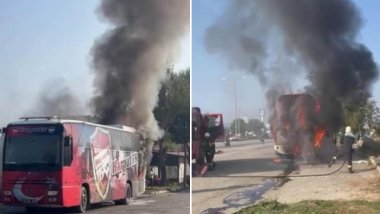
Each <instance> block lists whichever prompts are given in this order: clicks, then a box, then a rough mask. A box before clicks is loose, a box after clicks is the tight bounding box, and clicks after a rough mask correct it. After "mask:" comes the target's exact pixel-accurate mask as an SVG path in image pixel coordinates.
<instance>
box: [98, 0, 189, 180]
mask: <svg viewBox="0 0 380 214" xmlns="http://www.w3.org/2000/svg"><path fill="white" fill-rule="evenodd" d="M99 12H100V13H101V15H102V17H104V18H105V19H106V20H107V21H109V22H110V23H111V24H112V25H113V27H112V29H111V30H109V31H108V32H106V33H105V34H104V35H103V36H102V37H101V38H100V39H99V40H98V41H97V42H96V44H95V46H94V48H93V50H92V54H93V65H94V71H95V82H94V87H95V96H94V98H93V99H92V106H93V108H94V111H95V115H96V117H98V118H99V121H98V122H99V123H102V124H125V125H130V126H133V127H136V128H137V129H138V130H139V132H140V133H142V134H143V135H144V137H145V140H142V141H141V143H142V145H141V151H140V152H142V153H143V154H144V158H143V159H144V160H145V163H150V160H151V155H152V147H153V140H157V139H158V138H159V137H161V135H162V132H161V130H160V128H159V126H158V124H157V121H156V119H155V118H154V115H153V109H154V107H155V106H156V103H157V100H158V92H159V89H160V87H161V80H163V79H164V77H165V75H166V68H167V67H168V66H169V65H170V64H169V63H171V62H173V60H174V58H175V57H176V55H178V51H179V45H180V40H181V39H182V37H184V36H185V33H186V32H188V30H189V22H190V14H189V12H190V2H189V0H103V1H102V3H101V6H100V8H99ZM141 167H142V168H140V172H141V171H142V172H143V175H142V176H143V177H145V172H146V171H145V168H144V167H145V166H141Z"/></svg>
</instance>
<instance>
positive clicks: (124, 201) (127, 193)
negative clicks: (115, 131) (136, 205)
mask: <svg viewBox="0 0 380 214" xmlns="http://www.w3.org/2000/svg"><path fill="white" fill-rule="evenodd" d="M131 198H132V189H131V185H129V184H128V183H127V189H126V190H125V198H123V199H121V200H117V201H115V204H116V205H128V204H130V202H131Z"/></svg>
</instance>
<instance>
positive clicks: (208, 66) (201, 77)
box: [192, 0, 380, 122]
mask: <svg viewBox="0 0 380 214" xmlns="http://www.w3.org/2000/svg"><path fill="white" fill-rule="evenodd" d="M227 2H228V1H227V0H207V1H205V0H193V1H192V105H193V106H199V107H200V108H201V109H202V110H203V111H204V112H221V113H223V114H224V115H225V118H226V120H227V122H228V121H230V120H232V119H233V117H234V88H233V83H232V80H233V79H237V82H236V85H237V87H236V90H237V94H238V96H237V106H238V110H239V112H240V113H239V115H241V116H248V117H249V118H257V117H258V114H259V109H260V108H265V99H264V96H263V94H264V90H262V88H261V87H260V85H259V82H258V81H257V80H256V78H255V77H253V76H248V75H246V74H245V73H241V72H236V71H235V72H231V71H229V70H228V68H227V65H226V63H225V61H224V60H223V59H221V58H219V57H217V56H215V55H212V54H209V53H208V52H207V51H206V49H205V45H204V34H205V30H206V29H207V28H208V27H209V26H210V25H211V24H212V23H213V22H214V21H215V20H216V19H217V18H218V17H219V16H220V15H221V14H222V12H223V10H224V8H225V7H226V3H227ZM354 3H355V4H356V5H357V7H358V8H359V10H360V12H361V15H362V19H363V21H364V25H363V27H362V29H361V31H360V33H359V36H358V40H359V41H360V42H362V43H364V44H365V45H366V46H367V47H368V48H369V49H370V50H371V51H372V53H373V55H374V59H375V61H376V62H377V63H378V64H379V65H380V42H379V38H380V29H379V27H378V26H379V23H378V22H379V20H380V13H379V11H380V1H372V0H355V1H354ZM223 78H225V79H226V80H223ZM244 78H245V79H244ZM297 85H299V87H300V88H301V85H302V82H301V83H298V84H297ZM294 90H296V91H297V90H298V89H297V88H296V89H294ZM373 98H374V99H375V100H376V101H377V103H378V106H380V83H379V82H377V83H376V84H375V85H374V88H373Z"/></svg>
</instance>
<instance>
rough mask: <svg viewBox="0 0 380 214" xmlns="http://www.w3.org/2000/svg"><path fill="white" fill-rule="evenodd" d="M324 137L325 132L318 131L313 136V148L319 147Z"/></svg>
mask: <svg viewBox="0 0 380 214" xmlns="http://www.w3.org/2000/svg"><path fill="white" fill-rule="evenodd" d="M325 136H326V130H324V129H318V131H317V133H316V134H315V136H314V146H315V147H320V146H321V144H322V140H323V138H324V137H325Z"/></svg>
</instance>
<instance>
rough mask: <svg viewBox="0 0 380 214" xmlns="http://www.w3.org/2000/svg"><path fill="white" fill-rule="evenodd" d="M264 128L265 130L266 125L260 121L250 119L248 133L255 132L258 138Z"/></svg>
mask: <svg viewBox="0 0 380 214" xmlns="http://www.w3.org/2000/svg"><path fill="white" fill-rule="evenodd" d="M263 128H265V125H264V123H263V122H261V121H260V120H258V119H250V120H249V121H248V123H247V131H249V132H254V133H255V134H256V135H257V136H259V135H260V134H261V132H262V129H263Z"/></svg>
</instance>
